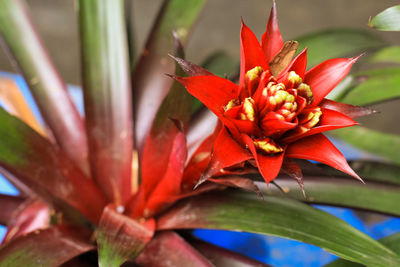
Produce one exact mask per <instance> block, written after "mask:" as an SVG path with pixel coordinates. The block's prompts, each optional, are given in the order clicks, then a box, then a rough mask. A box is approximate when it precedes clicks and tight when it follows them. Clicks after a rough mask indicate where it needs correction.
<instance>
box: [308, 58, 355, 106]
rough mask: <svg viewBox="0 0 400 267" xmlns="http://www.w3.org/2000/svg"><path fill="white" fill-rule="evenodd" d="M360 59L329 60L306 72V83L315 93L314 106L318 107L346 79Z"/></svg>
mask: <svg viewBox="0 0 400 267" xmlns="http://www.w3.org/2000/svg"><path fill="white" fill-rule="evenodd" d="M359 57H360V56H358V57H354V58H334V59H329V60H327V61H324V62H322V63H321V64H319V65H317V66H315V67H313V68H312V69H310V70H309V71H307V72H306V74H305V78H304V83H306V84H308V85H309V86H310V87H311V90H312V92H313V97H314V100H313V102H312V104H311V105H312V106H316V105H318V104H319V103H320V102H321V101H322V100H323V99H324V97H325V96H326V95H327V94H329V93H330V92H331V91H332V90H333V88H335V87H336V85H338V84H339V83H340V82H341V81H342V80H343V79H344V77H346V75H347V74H348V73H349V71H350V69H351V66H352V65H353V64H354V63H355V62H356V61H357V59H358V58H359Z"/></svg>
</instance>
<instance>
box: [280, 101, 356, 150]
mask: <svg viewBox="0 0 400 267" xmlns="http://www.w3.org/2000/svg"><path fill="white" fill-rule="evenodd" d="M321 111H322V115H321V117H320V121H319V122H318V124H317V125H316V126H315V127H313V128H311V129H310V130H309V131H306V132H305V133H296V130H294V131H295V132H294V134H292V133H288V136H287V137H285V138H284V139H283V140H282V141H283V142H286V143H292V142H295V141H297V140H299V139H300V138H304V137H306V136H310V135H314V134H318V133H321V132H326V131H331V130H335V129H339V128H344V127H350V126H355V125H357V124H358V123H357V122H355V121H354V120H353V119H351V118H350V117H347V116H346V115H344V114H342V113H340V112H337V111H334V110H330V109H325V108H321Z"/></svg>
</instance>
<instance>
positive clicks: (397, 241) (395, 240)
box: [325, 233, 400, 267]
mask: <svg viewBox="0 0 400 267" xmlns="http://www.w3.org/2000/svg"><path fill="white" fill-rule="evenodd" d="M379 242H380V243H382V244H383V245H385V246H386V247H388V248H390V249H391V250H392V251H394V252H396V253H398V254H400V233H397V234H393V235H390V236H387V237H384V238H382V239H379ZM357 266H363V265H361V264H357V263H354V262H349V261H346V260H343V259H338V260H335V261H333V262H331V263H329V264H327V265H325V267H357Z"/></svg>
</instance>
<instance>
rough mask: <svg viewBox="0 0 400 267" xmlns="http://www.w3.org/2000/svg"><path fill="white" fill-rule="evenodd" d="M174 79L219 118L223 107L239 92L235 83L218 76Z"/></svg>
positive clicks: (235, 97)
mask: <svg viewBox="0 0 400 267" xmlns="http://www.w3.org/2000/svg"><path fill="white" fill-rule="evenodd" d="M175 79H176V80H177V81H179V82H180V83H182V84H183V85H184V86H185V87H186V89H187V90H188V92H189V93H190V94H192V95H193V96H194V97H196V98H197V99H199V100H200V101H201V102H203V104H204V105H206V106H207V107H208V108H209V109H210V110H211V111H212V112H214V113H215V115H217V116H218V117H220V118H223V111H224V109H223V108H224V107H225V106H226V105H227V104H228V102H229V101H230V100H232V99H237V96H238V93H239V88H238V86H237V85H236V84H234V83H233V82H231V81H229V80H226V79H224V78H221V77H218V76H194V77H189V78H183V77H175Z"/></svg>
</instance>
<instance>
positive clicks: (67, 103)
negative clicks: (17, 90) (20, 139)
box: [0, 0, 88, 172]
mask: <svg viewBox="0 0 400 267" xmlns="http://www.w3.org/2000/svg"><path fill="white" fill-rule="evenodd" d="M0 34H1V36H2V37H3V39H4V41H5V42H4V44H6V46H5V47H4V48H5V50H6V51H7V52H9V56H10V58H12V59H13V60H12V63H13V64H16V65H17V67H18V70H20V71H21V72H22V74H23V76H24V78H25V81H26V83H27V84H28V86H29V89H30V90H31V93H32V95H33V96H34V98H35V100H36V103H37V105H38V107H39V109H40V112H41V114H42V116H43V118H44V120H45V122H46V124H47V125H48V126H49V127H50V129H51V130H52V132H53V134H54V137H55V139H56V141H57V143H58V144H59V145H60V146H61V148H62V149H63V150H64V151H65V152H66V153H67V154H68V156H69V157H70V158H71V159H73V160H74V161H75V162H76V163H77V164H78V165H79V166H80V167H81V168H82V169H83V170H84V171H86V172H88V166H87V165H88V164H87V156H88V152H87V143H86V135H85V128H84V124H83V121H82V119H81V117H80V115H79V113H78V111H77V109H76V107H75V106H74V105H73V103H72V100H71V98H70V96H69V95H68V93H67V90H66V85H65V83H64V82H63V81H62V80H61V78H60V75H59V74H58V72H57V70H56V69H55V68H54V64H53V62H52V61H51V60H50V58H49V56H48V54H47V52H46V50H45V48H44V47H43V45H42V42H41V40H40V39H39V36H38V35H37V30H36V29H35V27H34V26H33V24H32V19H31V17H30V15H29V12H28V10H27V7H26V5H25V2H24V1H23V0H3V1H0ZM1 127H3V126H1Z"/></svg>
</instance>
